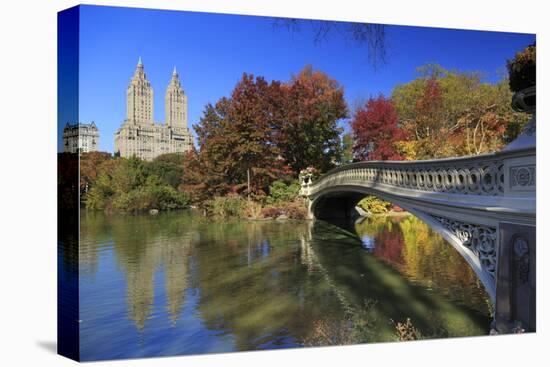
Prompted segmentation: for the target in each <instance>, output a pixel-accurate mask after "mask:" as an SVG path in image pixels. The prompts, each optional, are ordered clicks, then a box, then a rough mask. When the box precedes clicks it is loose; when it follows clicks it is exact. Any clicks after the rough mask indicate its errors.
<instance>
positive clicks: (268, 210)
mask: <svg viewBox="0 0 550 367" xmlns="http://www.w3.org/2000/svg"><path fill="white" fill-rule="evenodd" d="M282 213H283V211H282V210H281V208H278V207H276V206H271V205H269V206H266V207H264V208H262V212H261V217H262V218H277V217H278V216H279V215H281V214H282Z"/></svg>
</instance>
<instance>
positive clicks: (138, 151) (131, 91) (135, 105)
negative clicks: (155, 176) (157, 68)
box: [115, 58, 193, 160]
mask: <svg viewBox="0 0 550 367" xmlns="http://www.w3.org/2000/svg"><path fill="white" fill-rule="evenodd" d="M165 120H166V121H165V123H159V124H156V123H155V122H154V119H153V88H152V87H151V83H149V81H148V80H147V75H146V74H145V70H144V66H143V63H142V61H141V58H140V59H139V61H138V64H137V67H136V70H135V72H134V76H133V77H132V79H131V81H130V84H129V85H128V89H127V91H126V120H124V122H123V123H122V126H121V127H120V128H119V129H118V131H117V132H116V133H115V154H117V153H118V154H120V156H122V157H132V156H136V157H138V158H141V159H145V160H152V159H153V158H155V157H157V156H159V155H161V154H166V153H184V152H187V151H189V150H191V148H192V146H193V136H192V135H191V132H190V130H189V128H188V127H187V95H186V94H185V92H184V91H183V88H182V86H181V83H180V80H179V76H178V73H177V71H176V68H175V67H174V71H173V72H172V78H171V79H170V82H169V83H168V87H167V89H166V95H165Z"/></svg>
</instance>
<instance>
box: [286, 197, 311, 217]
mask: <svg viewBox="0 0 550 367" xmlns="http://www.w3.org/2000/svg"><path fill="white" fill-rule="evenodd" d="M282 211H283V213H284V214H285V215H286V216H287V217H289V218H291V219H306V218H307V206H306V203H305V202H304V201H303V200H296V201H293V202H290V203H286V204H285V205H283V206H282Z"/></svg>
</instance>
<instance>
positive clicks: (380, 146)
mask: <svg viewBox="0 0 550 367" xmlns="http://www.w3.org/2000/svg"><path fill="white" fill-rule="evenodd" d="M351 128H352V130H353V135H354V138H355V145H354V146H353V152H354V155H355V156H356V157H358V158H360V159H364V160H401V159H403V156H402V155H401V154H400V153H399V151H398V150H397V146H396V142H399V141H402V140H404V139H405V134H404V132H403V131H402V130H401V128H400V127H399V126H398V123H397V113H396V111H395V108H394V106H393V103H392V101H391V100H389V99H387V98H385V97H384V96H382V95H380V96H379V97H378V98H370V99H369V100H368V101H367V102H366V103H365V105H364V106H363V107H361V108H359V109H357V111H356V112H355V115H354V116H353V120H352V121H351Z"/></svg>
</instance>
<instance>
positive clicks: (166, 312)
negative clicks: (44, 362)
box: [80, 212, 489, 360]
mask: <svg viewBox="0 0 550 367" xmlns="http://www.w3.org/2000/svg"><path fill="white" fill-rule="evenodd" d="M356 229H357V232H358V233H359V234H360V235H361V236H362V237H363V239H367V238H368V239H369V245H368V247H369V249H370V251H371V252H370V253H369V252H368V251H365V250H364V249H363V248H362V245H361V242H360V241H358V239H357V236H356V235H355V234H352V233H349V232H346V231H343V230H340V229H339V228H337V227H334V226H331V225H329V224H328V223H324V222H321V221H316V222H306V221H304V222H237V221H233V222H222V221H211V220H205V219H203V218H200V217H197V216H194V215H193V214H192V213H188V212H177V213H167V214H161V215H158V216H105V215H103V214H101V213H97V214H96V213H83V214H82V220H81V247H80V275H81V276H80V294H81V315H80V318H81V319H82V323H81V351H82V358H83V359H84V360H93V359H106V358H123V357H143V356H161V355H173V354H190V353H208V352H223V351H232V350H255V349H273V348H284V347H293V346H302V345H304V343H305V342H306V341H307V340H311V338H312V336H314V334H315V332H316V328H317V327H316V325H318V323H319V321H323V320H339V319H341V318H342V317H343V316H345V315H349V314H351V313H355V314H361V315H363V313H362V311H363V307H364V305H365V302H370V304H371V305H374V306H372V307H370V308H369V310H368V312H366V313H364V316H362V317H363V318H365V319H367V318H368V323H365V324H368V328H367V329H368V333H366V334H365V335H367V337H366V339H365V338H363V339H361V340H360V341H363V342H377V341H388V340H395V330H394V325H393V323H392V320H396V321H401V320H404V319H405V318H406V317H410V318H411V319H412V320H413V322H414V323H415V325H416V326H417V327H418V328H420V329H421V330H422V331H423V333H424V335H427V336H462V335H484V334H486V331H487V326H488V322H489V318H488V311H487V304H486V297H485V295H484V293H483V291H482V289H481V288H480V285H479V284H478V282H477V281H476V278H475V275H474V274H473V272H472V271H471V270H469V268H468V266H467V265H466V263H465V262H464V261H463V260H462V258H460V256H459V255H458V254H455V253H454V252H453V251H454V250H453V249H452V247H450V246H449V245H447V244H446V243H445V242H444V241H443V240H442V239H441V238H440V237H439V236H437V235H436V234H435V233H432V232H431V231H430V230H429V229H428V228H427V227H426V226H425V225H423V224H422V223H421V222H420V221H418V220H417V219H415V218H414V217H407V218H386V219H369V220H367V221H365V222H363V223H362V224H360V225H358V226H357V228H356ZM363 246H364V245H363ZM365 322H366V321H365ZM355 342H356V341H355Z"/></svg>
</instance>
